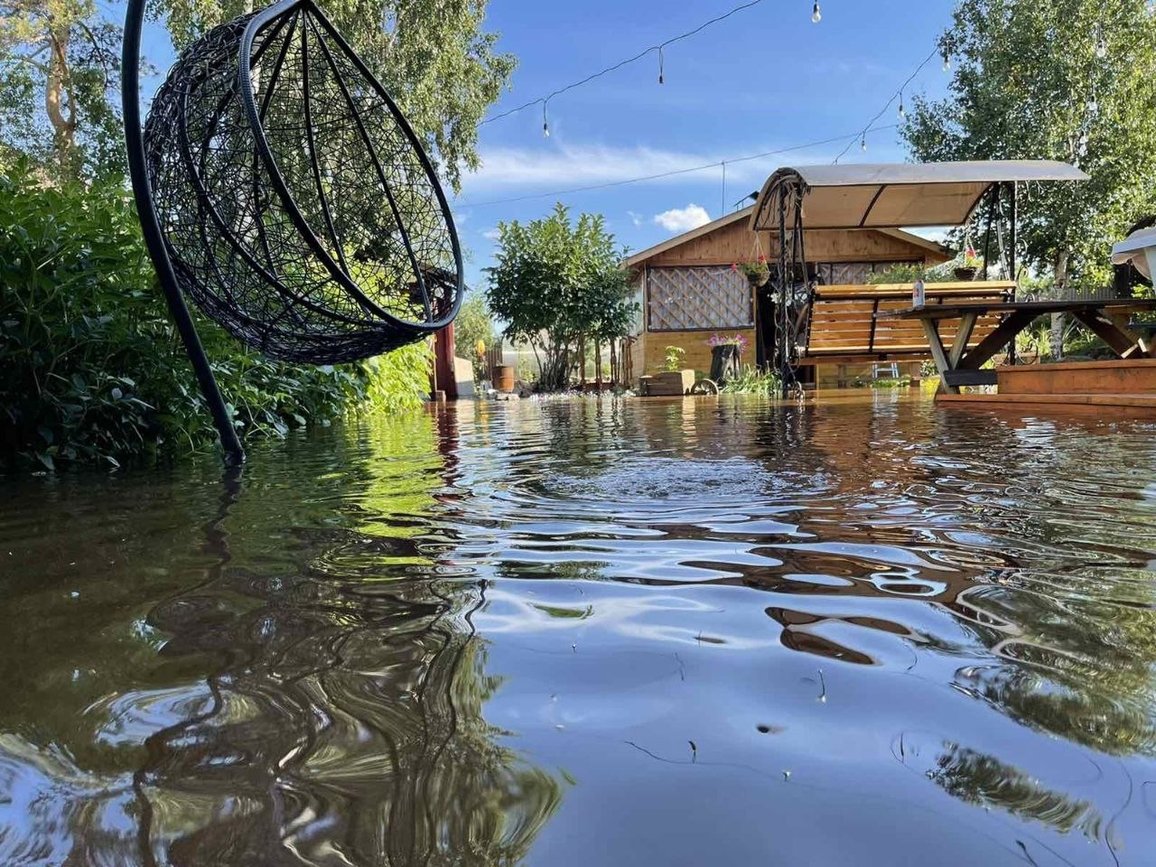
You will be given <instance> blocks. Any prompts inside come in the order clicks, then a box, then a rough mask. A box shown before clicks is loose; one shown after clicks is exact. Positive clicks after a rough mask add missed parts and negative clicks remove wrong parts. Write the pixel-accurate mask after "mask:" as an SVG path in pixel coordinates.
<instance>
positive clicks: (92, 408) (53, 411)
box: [0, 165, 429, 469]
mask: <svg viewBox="0 0 1156 867" xmlns="http://www.w3.org/2000/svg"><path fill="white" fill-rule="evenodd" d="M198 327H199V330H200V331H201V335H202V338H203V340H204V343H205V346H206V349H207V351H208V354H209V357H210V358H211V359H212V360H213V370H214V372H215V374H216V375H217V377H218V380H219V381H220V384H221V388H222V391H223V392H224V394H225V398H226V400H227V401H229V404H230V407H231V409H232V412H233V414H234V419H235V424H236V425H237V427H238V429H240V431H241V432H242V433H244V434H245V435H253V434H274V435H280V434H284V433H285V432H286V431H288V430H289V429H290V428H293V427H299V426H302V425H305V424H307V423H309V424H312V423H324V422H327V421H329V420H331V419H334V418H337V417H339V416H340V415H341V414H342V413H344V412H345V411H346V410H347V408H349V407H351V406H356V405H360V404H362V403H365V402H367V401H370V402H373V403H376V404H378V405H380V406H383V407H386V408H390V409H395V408H398V407H400V406H403V405H414V404H416V403H420V401H421V399H422V397H423V395H424V393H425V391H426V389H427V387H428V384H427V382H426V380H425V378H424V375H425V371H426V369H427V365H428V361H427V358H428V352H429V350H428V348H427V347H426V346H425V344H422V345H420V346H418V347H412V348H409V349H406V350H400V351H399V352H397V353H395V354H393V355H391V356H388V357H386V358H383V359H379V360H374V361H370V362H367V363H365V364H361V365H343V366H327V367H308V366H297V365H290V364H283V363H278V362H271V361H268V360H266V359H264V358H262V357H261V356H259V355H257V354H255V353H253V352H251V351H248V350H246V349H244V348H243V347H241V346H240V345H239V344H238V343H237V342H236V341H234V340H233V339H232V338H230V337H229V336H227V335H226V334H225V333H224V332H222V331H221V330H220V329H219V328H217V327H216V326H214V325H212V324H211V323H208V322H203V321H202V322H199V323H198ZM0 369H2V370H3V371H4V376H3V377H2V378H0V460H4V461H11V460H13V459H14V458H22V459H25V460H31V461H35V462H38V463H39V464H41V465H43V466H44V467H47V468H49V469H51V468H53V467H54V466H55V464H56V463H57V462H58V461H61V460H63V461H65V462H70V461H76V462H90V463H96V462H101V463H105V464H107V465H116V464H117V463H119V462H120V461H122V460H124V459H125V458H131V457H133V456H137V455H141V454H147V453H157V452H160V453H168V454H177V453H186V452H188V451H190V450H196V449H199V448H203V447H205V446H207V445H208V444H210V443H212V442H213V440H214V438H215V431H214V429H213V427H212V424H211V421H210V418H209V415H208V412H207V410H206V409H205V407H204V406H203V402H202V399H201V396H200V392H199V390H198V388H197V385H196V381H195V379H194V377H193V374H192V371H191V369H190V367H189V363H188V360H187V358H186V356H185V354H184V348H183V346H182V344H181V343H180V340H179V338H178V336H177V335H176V332H175V329H174V328H173V326H172V324H171V322H170V319H169V316H168V310H167V308H166V306H165V304H164V301H163V298H162V295H161V293H160V291H159V289H158V288H157V287H156V285H155V276H154V274H153V271H152V266H151V264H150V262H149V260H148V257H147V255H146V253H145V250H144V245H143V242H142V241H141V239H140V233H139V228H138V225H137V221H136V215H135V212H134V211H133V208H132V205H131V202H130V200H129V197H128V195H127V192H126V187H125V184H124V181H123V180H119V179H110V180H108V181H102V182H96V183H93V184H91V185H87V186H85V185H81V184H79V183H70V184H64V185H61V186H48V185H45V184H43V183H41V182H39V180H38V179H37V176H36V175H35V173H34V172H32V171H31V170H30V169H29V168H28V166H27V165H25V166H22V167H18V168H17V170H16V171H13V172H9V173H6V174H0Z"/></svg>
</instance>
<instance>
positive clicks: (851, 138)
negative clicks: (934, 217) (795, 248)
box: [457, 123, 896, 208]
mask: <svg viewBox="0 0 1156 867" xmlns="http://www.w3.org/2000/svg"><path fill="white" fill-rule="evenodd" d="M891 129H896V125H895V124H893V123H890V124H886V125H884V126H873V127H871V129H870V130H868V132H884V131H886V130H891ZM859 135H860V134H859V133H858V132H853V133H844V134H843V135H837V136H832V137H831V138H825V139H819V140H817V141H809V142H805V143H803V144H797V145H791V146H790V147H785V148H777V149H775V150H771V151H762V152H761V153H757V154H747V155H746V156H743V157H732V158H731V159H728V160H726V163H727V165H734V164H735V163H745V162H749V161H751V160H761V159H766V158H767V157H770V156H780V155H782V154H787V153H792V152H794V151H802V150H810V149H812V148H817V147H822V146H823V145H829V144H836V143H840V144H841V143H844V142H848V143H849V144H855V139H856V138H858V137H859ZM721 165H722V164H721V163H719V162H713V163H704V164H702V165H697V166H688V167H686V168H684V169H671V170H670V171H666V172H659V173H657V174H653V175H641V176H639V177H636V178H624V179H623V180H620V181H607V182H605V183H601V184H587V185H586V186H583V187H570V188H568V189H560V190H548V191H546V192H540V193H527V194H526V195H523V196H512V197H510V198H505V199H489V200H487V201H482V202H470V201H465V202H458V203H457V204H458V205H460V206H461V207H463V208H488V207H492V206H494V205H509V204H513V203H515V202H529V201H533V200H534V199H556V198H558V197H559V196H571V195H574V194H575V193H589V192H593V191H594V190H608V189H613V188H615V187H623V186H628V185H630V184H641V183H645V182H646V181H657V180H661V179H663V178H672V177H677V176H679V175H687V174H692V173H694V172H704V171H707V170H708V169H717V168H719V167H720V166H721ZM756 195H757V194H756Z"/></svg>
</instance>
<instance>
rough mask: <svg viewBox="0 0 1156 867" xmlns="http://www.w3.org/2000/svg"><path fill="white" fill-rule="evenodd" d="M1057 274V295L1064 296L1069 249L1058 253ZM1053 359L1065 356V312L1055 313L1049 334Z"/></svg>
mask: <svg viewBox="0 0 1156 867" xmlns="http://www.w3.org/2000/svg"><path fill="white" fill-rule="evenodd" d="M1053 273H1054V274H1055V289H1054V291H1055V296H1056V298H1057V299H1058V298H1063V297H1064V294H1065V292H1066V291H1067V288H1068V251H1067V250H1060V251H1059V252H1058V253H1056V260H1055V263H1054V265H1053ZM1048 343H1049V345H1050V348H1051V356H1052V358H1053V360H1055V361H1059V360H1060V359H1061V358H1063V357H1064V314H1063V313H1053V314H1052V325H1051V331H1050V333H1049V335H1048Z"/></svg>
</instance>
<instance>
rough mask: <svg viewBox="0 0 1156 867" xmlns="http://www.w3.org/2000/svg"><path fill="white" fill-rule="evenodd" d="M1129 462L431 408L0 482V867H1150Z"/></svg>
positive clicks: (1043, 426)
mask: <svg viewBox="0 0 1156 867" xmlns="http://www.w3.org/2000/svg"><path fill="white" fill-rule="evenodd" d="M1154 434H1156V428H1154V427H1153V426H1152V425H1145V424H1142V423H1135V422H1121V423H1118V424H1111V423H1100V422H1093V421H1089V422H1054V421H1048V420H1039V419H1037V420H1032V419H1029V420H1020V419H1012V418H1009V417H1006V416H994V415H989V414H969V413H966V412H955V411H937V410H935V409H933V408H932V407H931V406H929V405H928V404H927V403H926V402H920V401H905V400H900V399H898V397H896V396H895V395H892V394H883V393H881V394H877V395H869V396H864V397H863V399H861V400H859V401H850V402H829V403H820V404H819V405H817V406H807V407H805V408H800V407H797V406H786V407H775V406H773V405H769V404H764V403H760V402H756V401H750V400H746V401H744V400H723V401H721V402H720V401H716V400H712V399H700V400H687V401H685V402H683V401H673V402H668V401H651V402H641V401H629V402H622V401H612V400H604V401H601V402H598V401H594V400H586V401H573V402H564V401H561V402H545V403H538V402H523V403H522V404H520V405H517V404H508V405H493V404H480V405H476V406H475V405H471V404H462V405H460V406H459V407H457V408H456V409H450V410H449V411H447V412H442V413H440V414H430V415H419V416H415V417H412V418H406V419H399V420H383V421H379V422H375V423H372V424H366V425H365V426H362V427H359V428H356V429H352V430H344V431H332V432H327V433H324V434H322V435H316V436H313V437H310V438H306V437H301V438H298V439H293V440H290V441H289V442H287V443H277V444H267V445H265V446H263V447H261V448H258V449H255V450H254V451H255V453H254V454H253V456H252V460H251V465H250V467H249V468H248V469H247V470H246V471H245V475H244V477H243V478H242V479H240V480H239V481H235V482H224V483H223V482H222V481H221V479H220V478H219V477H217V476H216V475H214V473H215V469H214V467H213V466H211V465H209V464H208V462H206V465H203V466H201V467H200V468H198V469H197V470H194V471H189V470H184V471H180V472H173V473H171V474H165V473H139V474H124V475H119V476H110V477H96V476H75V477H66V478H62V479H33V480H15V479H9V480H7V481H6V482H0V485H2V487H0V495H2V497H3V499H2V501H0V594H2V597H0V598H3V600H4V604H3V607H2V609H0V677H2V681H0V682H2V683H3V685H4V688H5V689H4V701H3V702H2V703H0V863H2V864H4V865H17V864H20V865H23V864H38V865H39V864H43V865H55V864H68V865H73V864H76V865H80V864H96V865H105V864H107V865H130V864H178V865H200V864H205V865H234V864H236V865H251V864H286V865H288V864H309V865H351V864H352V865H379V864H390V865H409V864H430V865H436V864H446V865H449V864H463V865H464V864H469V865H482V864H508V863H520V862H528V863H533V864H550V865H555V864H583V865H585V864H594V863H597V864H639V863H653V864H688V865H689V864H695V865H701V864H721V863H726V864H756V863H757V864H767V863H793V864H932V863H934V864H1003V863H1006V864H1021V863H1026V864H1038V865H1050V864H1080V865H1083V864H1106V865H1114V864H1117V863H1119V864H1154V863H1156V760H1154V756H1156V708H1154V706H1153V696H1154V694H1156V693H1154V682H1153V678H1154V668H1153V665H1154V662H1156V618H1154V615H1153V602H1154V600H1156V588H1154V586H1153V578H1154V569H1156V483H1154V479H1156V472H1154V471H1156V439H1154Z"/></svg>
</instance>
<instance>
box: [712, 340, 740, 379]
mask: <svg viewBox="0 0 1156 867" xmlns="http://www.w3.org/2000/svg"><path fill="white" fill-rule="evenodd" d="M738 373H739V345H738V344H737V343H722V344H719V345H718V346H714V347H711V351H710V378H711V379H713V380H714V381H715V382H716V383H718V384H719V385H722V384H723V383H724V382H726V381H727V380H728V379H731V378H732V377H734V376H737V375H738Z"/></svg>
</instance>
